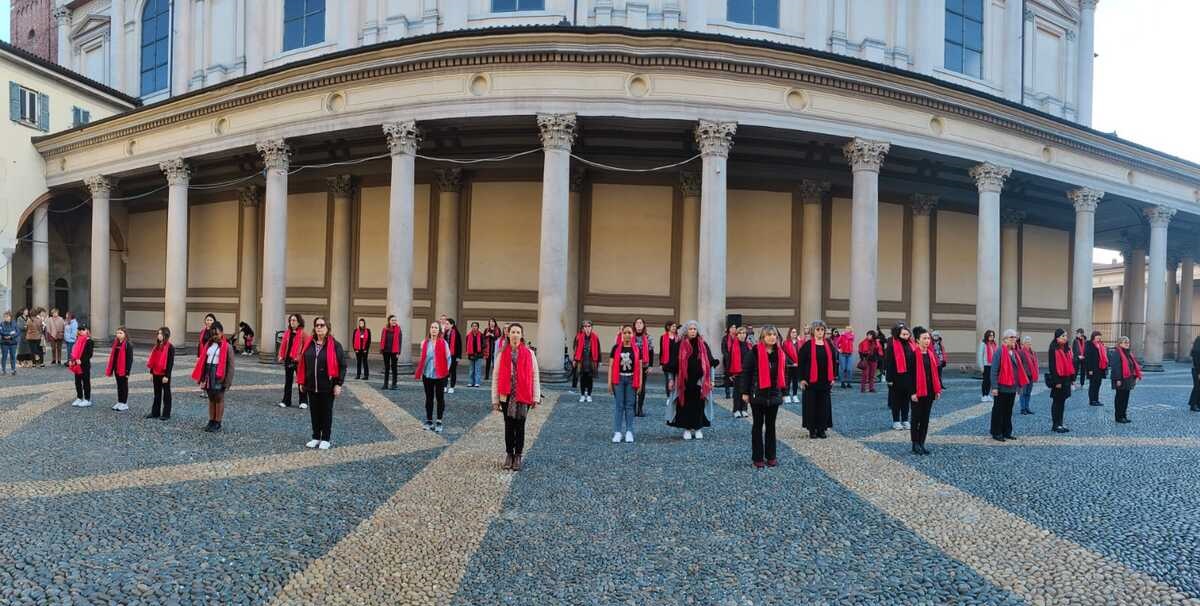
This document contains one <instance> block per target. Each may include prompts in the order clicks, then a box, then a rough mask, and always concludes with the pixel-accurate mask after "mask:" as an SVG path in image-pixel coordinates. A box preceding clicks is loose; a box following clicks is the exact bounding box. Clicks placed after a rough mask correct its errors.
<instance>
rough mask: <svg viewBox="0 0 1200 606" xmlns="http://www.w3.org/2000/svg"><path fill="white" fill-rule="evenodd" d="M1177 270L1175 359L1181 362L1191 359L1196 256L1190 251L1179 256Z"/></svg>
mask: <svg viewBox="0 0 1200 606" xmlns="http://www.w3.org/2000/svg"><path fill="white" fill-rule="evenodd" d="M1180 265H1181V268H1180V270H1179V347H1177V348H1176V349H1175V359H1177V360H1179V361H1181V362H1187V361H1190V360H1191V356H1190V352H1191V349H1192V339H1194V338H1196V337H1195V332H1194V331H1193V330H1192V295H1193V294H1194V290H1195V288H1196V282H1195V280H1196V278H1195V272H1196V258H1195V256H1194V255H1193V254H1192V253H1190V252H1189V253H1185V254H1184V255H1183V256H1182V257H1180Z"/></svg>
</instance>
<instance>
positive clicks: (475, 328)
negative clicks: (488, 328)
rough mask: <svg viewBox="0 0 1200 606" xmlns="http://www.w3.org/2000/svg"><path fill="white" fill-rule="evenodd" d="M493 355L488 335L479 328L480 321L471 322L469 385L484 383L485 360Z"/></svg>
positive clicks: (468, 333) (469, 336)
mask: <svg viewBox="0 0 1200 606" xmlns="http://www.w3.org/2000/svg"><path fill="white" fill-rule="evenodd" d="M491 356H492V353H491V350H489V349H488V346H487V337H484V336H483V332H482V331H481V330H479V322H471V330H469V331H467V364H468V365H469V370H470V372H469V373H467V387H479V386H480V385H483V383H480V381H482V380H483V360H484V359H485V358H490V357H491Z"/></svg>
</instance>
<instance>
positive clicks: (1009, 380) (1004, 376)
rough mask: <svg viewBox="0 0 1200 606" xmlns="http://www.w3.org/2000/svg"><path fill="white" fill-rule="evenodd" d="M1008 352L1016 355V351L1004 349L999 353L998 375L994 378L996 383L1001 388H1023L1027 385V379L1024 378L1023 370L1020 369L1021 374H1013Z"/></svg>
mask: <svg viewBox="0 0 1200 606" xmlns="http://www.w3.org/2000/svg"><path fill="white" fill-rule="evenodd" d="M1010 352H1011V353H1013V354H1016V353H1017V350H1015V349H1009V348H1008V347H1005V348H1004V351H1002V352H1001V353H1000V374H999V376H998V377H997V378H996V379H997V382H998V383H999V384H1000V385H1003V386H1012V385H1016V386H1018V387H1025V386H1026V385H1028V384H1029V377H1028V376H1026V374H1025V370H1024V369H1021V372H1016V373H1014V372H1013V366H1012V364H1013V361H1012V359H1013V356H1010V355H1009V353H1010Z"/></svg>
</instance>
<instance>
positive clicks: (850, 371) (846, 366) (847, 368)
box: [838, 353, 854, 383]
mask: <svg viewBox="0 0 1200 606" xmlns="http://www.w3.org/2000/svg"><path fill="white" fill-rule="evenodd" d="M841 356H842V359H841V362H842V363H841V367H840V373H839V374H838V380H839V381H846V382H847V383H849V382H850V377H853V376H854V354H852V353H844V354H841Z"/></svg>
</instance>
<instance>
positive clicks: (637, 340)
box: [613, 333, 650, 362]
mask: <svg viewBox="0 0 1200 606" xmlns="http://www.w3.org/2000/svg"><path fill="white" fill-rule="evenodd" d="M620 344H621V333H617V338H616V339H613V345H620ZM633 348H634V349H636V350H638V354H640V355H641V358H642V360H643V361H646V362H649V361H650V338H649V335H637V334H635V335H633Z"/></svg>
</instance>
